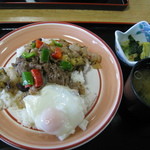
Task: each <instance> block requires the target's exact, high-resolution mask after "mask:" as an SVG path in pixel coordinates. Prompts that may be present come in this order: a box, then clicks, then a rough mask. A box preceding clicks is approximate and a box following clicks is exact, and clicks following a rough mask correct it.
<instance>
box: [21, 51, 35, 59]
mask: <svg viewBox="0 0 150 150" xmlns="http://www.w3.org/2000/svg"><path fill="white" fill-rule="evenodd" d="M34 56H36V53H35V52H31V53H28V52H23V53H22V57H23V58H26V59H29V58H32V57H34Z"/></svg>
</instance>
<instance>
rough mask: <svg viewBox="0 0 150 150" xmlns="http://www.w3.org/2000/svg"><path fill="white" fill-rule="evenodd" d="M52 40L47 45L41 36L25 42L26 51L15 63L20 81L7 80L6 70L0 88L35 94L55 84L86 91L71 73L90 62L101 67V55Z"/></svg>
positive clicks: (81, 92) (61, 40) (78, 46)
mask: <svg viewBox="0 0 150 150" xmlns="http://www.w3.org/2000/svg"><path fill="white" fill-rule="evenodd" d="M49 41H50V42H49V44H47V43H45V42H43V40H42V39H41V38H40V39H37V40H34V41H32V42H31V43H29V44H26V45H25V50H24V52H23V53H22V54H21V56H19V57H17V58H16V62H15V63H12V67H13V68H14V69H15V71H16V76H17V78H18V80H17V81H15V82H12V81H11V80H10V79H9V80H8V76H7V74H6V72H5V70H4V69H3V70H1V72H0V77H1V78H2V79H3V78H4V79H7V81H6V80H4V82H3V81H2V80H1V81H0V88H4V87H7V89H8V90H11V89H13V90H14V89H19V90H20V91H22V92H28V93H29V94H36V93H37V92H38V91H39V89H41V88H42V87H43V86H45V85H46V84H49V83H55V84H59V85H64V86H69V87H70V88H72V89H77V90H78V92H79V94H84V93H85V89H84V85H82V83H80V82H74V81H73V80H72V78H71V74H72V73H73V72H74V71H79V72H80V71H84V68H85V66H86V65H87V64H89V65H90V66H93V68H96V69H98V68H100V63H101V56H99V55H97V54H93V53H90V52H88V51H87V47H85V46H81V45H79V44H77V43H69V42H67V41H65V40H63V39H59V40H53V39H49Z"/></svg>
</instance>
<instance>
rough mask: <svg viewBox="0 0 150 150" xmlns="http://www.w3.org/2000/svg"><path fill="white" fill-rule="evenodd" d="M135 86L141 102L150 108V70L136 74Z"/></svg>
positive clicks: (134, 78) (139, 71)
mask: <svg viewBox="0 0 150 150" xmlns="http://www.w3.org/2000/svg"><path fill="white" fill-rule="evenodd" d="M133 86H134V88H135V91H136V92H137V94H138V95H139V97H140V98H141V100H142V101H143V102H144V103H146V104H147V105H148V106H149V107H150V68H144V69H140V70H136V71H135V72H134V75H133Z"/></svg>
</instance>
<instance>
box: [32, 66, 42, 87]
mask: <svg viewBox="0 0 150 150" xmlns="http://www.w3.org/2000/svg"><path fill="white" fill-rule="evenodd" d="M31 73H32V76H33V78H34V86H35V87H36V88H38V87H40V86H42V85H43V78H42V74H41V71H40V70H39V69H32V70H31Z"/></svg>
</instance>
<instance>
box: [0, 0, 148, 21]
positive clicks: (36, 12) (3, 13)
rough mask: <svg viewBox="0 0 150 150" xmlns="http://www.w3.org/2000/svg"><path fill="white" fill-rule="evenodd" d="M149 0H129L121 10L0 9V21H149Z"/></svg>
mask: <svg viewBox="0 0 150 150" xmlns="http://www.w3.org/2000/svg"><path fill="white" fill-rule="evenodd" d="M149 14H150V0H129V6H128V7H127V8H126V9H125V10H123V11H106V10H75V9H72V10H71V9H0V22H36V21H67V22H78V21H79V22H106V23H107V22H112V23H136V22H138V21H142V20H145V21H148V22H150V16H149Z"/></svg>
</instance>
